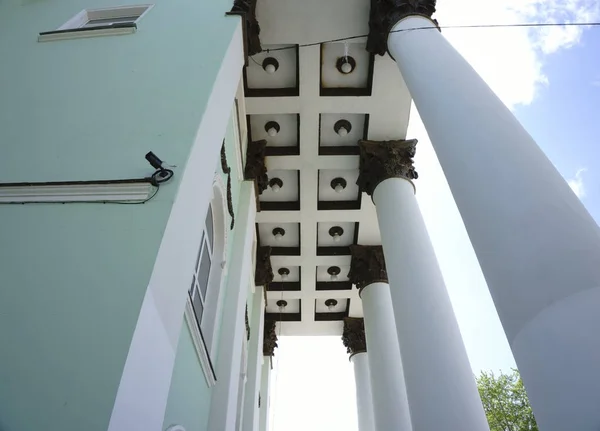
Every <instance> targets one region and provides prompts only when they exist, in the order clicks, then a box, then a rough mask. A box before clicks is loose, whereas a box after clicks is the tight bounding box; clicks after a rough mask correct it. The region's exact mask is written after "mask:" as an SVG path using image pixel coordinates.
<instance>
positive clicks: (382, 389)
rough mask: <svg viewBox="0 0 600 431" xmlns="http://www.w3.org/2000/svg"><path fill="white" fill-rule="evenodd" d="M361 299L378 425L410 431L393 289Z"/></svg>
mask: <svg viewBox="0 0 600 431" xmlns="http://www.w3.org/2000/svg"><path fill="white" fill-rule="evenodd" d="M382 236H383V235H382ZM361 299H362V306H363V313H364V319H365V337H366V339H367V352H369V375H370V380H371V391H372V394H373V414H374V417H375V425H376V427H377V430H382V431H383V430H394V431H410V430H412V426H411V420H410V412H409V408H408V400H407V395H406V385H405V382H404V372H403V370H402V360H401V359H400V349H399V347H398V335H397V333H396V324H395V320H394V310H393V308H392V299H391V296H390V286H389V285H388V284H387V283H372V284H369V285H368V286H366V287H365V288H364V289H363V290H362V291H361ZM413 330H415V328H414V327H413Z"/></svg>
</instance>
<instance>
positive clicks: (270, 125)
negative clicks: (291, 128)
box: [265, 121, 281, 137]
mask: <svg viewBox="0 0 600 431" xmlns="http://www.w3.org/2000/svg"><path fill="white" fill-rule="evenodd" d="M280 130H281V127H280V126H279V123H278V122H276V121H269V122H267V124H265V132H267V135H269V136H271V137H274V136H277V134H278V133H279V131H280Z"/></svg>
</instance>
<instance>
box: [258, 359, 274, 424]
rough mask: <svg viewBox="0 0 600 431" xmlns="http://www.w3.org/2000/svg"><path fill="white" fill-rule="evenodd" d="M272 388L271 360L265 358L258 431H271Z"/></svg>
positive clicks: (261, 381)
mask: <svg viewBox="0 0 600 431" xmlns="http://www.w3.org/2000/svg"><path fill="white" fill-rule="evenodd" d="M270 388H271V358H270V357H269V356H263V361H262V371H261V380H260V417H259V424H258V429H259V431H269V417H270V412H269V406H270V396H269V391H270Z"/></svg>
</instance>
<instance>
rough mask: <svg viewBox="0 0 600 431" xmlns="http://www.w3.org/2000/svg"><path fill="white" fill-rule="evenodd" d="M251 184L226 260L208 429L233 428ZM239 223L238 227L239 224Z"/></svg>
mask: <svg viewBox="0 0 600 431" xmlns="http://www.w3.org/2000/svg"><path fill="white" fill-rule="evenodd" d="M255 199H256V198H255V194H254V183H253V182H251V181H244V182H243V184H242V187H241V190H240V206H239V210H238V214H240V216H239V219H238V221H237V223H238V225H237V228H236V230H235V234H234V240H233V243H234V244H233V252H232V256H231V259H230V262H229V275H228V277H227V290H226V292H225V302H224V306H223V316H222V318H221V322H222V324H221V331H220V334H221V340H220V342H219V352H218V358H219V361H218V362H217V363H216V364H214V365H215V368H216V369H215V372H216V374H217V384H216V385H215V387H214V388H213V391H212V401H211V406H212V407H211V411H210V417H209V421H208V430H209V431H234V429H235V421H236V416H237V415H236V411H237V401H238V391H239V380H240V367H241V358H242V342H243V337H245V330H244V328H245V325H244V315H245V313H244V309H245V304H246V299H247V297H248V290H249V287H250V283H251V282H252V279H251V277H252V252H251V250H252V240H253V237H254V219H255V213H256V211H255V208H256V200H255ZM240 224H241V226H240Z"/></svg>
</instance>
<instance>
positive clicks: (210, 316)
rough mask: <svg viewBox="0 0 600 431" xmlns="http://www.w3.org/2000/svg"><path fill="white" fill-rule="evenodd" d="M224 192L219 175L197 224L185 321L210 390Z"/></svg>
mask: <svg viewBox="0 0 600 431" xmlns="http://www.w3.org/2000/svg"><path fill="white" fill-rule="evenodd" d="M219 172H220V171H219ZM224 190H225V186H224V184H223V181H222V179H220V177H219V176H218V175H216V176H215V182H214V184H213V197H212V200H211V202H210V204H209V206H208V210H207V212H206V215H205V216H204V218H203V219H201V220H199V223H198V230H199V231H201V234H200V242H199V243H198V249H197V250H198V251H197V254H196V255H195V256H194V259H195V260H194V266H193V270H191V274H190V279H189V283H190V284H189V288H188V298H187V301H186V308H185V321H186V323H187V326H188V328H189V331H190V333H191V335H192V339H193V340H194V346H195V349H196V353H197V355H198V359H199V361H200V365H201V366H202V370H203V372H204V376H205V377H206V381H207V383H208V385H209V386H213V385H214V384H215V383H216V375H215V372H214V369H213V365H212V361H211V355H212V354H213V351H214V349H216V347H217V346H216V337H215V333H216V329H217V322H218V317H219V315H220V310H221V309H222V299H223V295H221V291H222V289H221V285H222V283H223V278H224V277H223V274H224V272H225V269H226V263H225V256H226V254H225V244H227V232H228V228H227V219H226V214H227V200H226V198H225V194H224Z"/></svg>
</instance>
